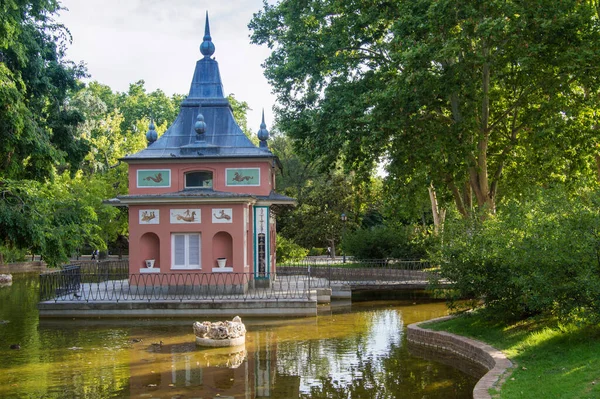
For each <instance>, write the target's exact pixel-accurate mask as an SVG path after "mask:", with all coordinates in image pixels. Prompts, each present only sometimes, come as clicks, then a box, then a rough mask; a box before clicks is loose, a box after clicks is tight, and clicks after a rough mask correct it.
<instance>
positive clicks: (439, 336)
mask: <svg viewBox="0 0 600 399" xmlns="http://www.w3.org/2000/svg"><path fill="white" fill-rule="evenodd" d="M453 317H454V316H445V317H439V318H436V319H432V320H426V321H422V322H419V323H413V324H410V325H409V326H408V330H407V335H406V337H407V339H408V340H409V341H410V342H412V343H415V344H419V345H426V346H430V347H434V348H439V349H442V350H446V351H450V352H452V353H455V354H457V355H459V356H462V357H464V358H467V359H469V360H471V361H474V362H476V363H478V364H481V365H482V366H483V367H485V368H486V369H487V370H489V371H488V372H487V373H486V374H485V375H484V376H483V377H481V379H480V380H479V381H478V382H477V384H476V385H475V388H473V399H491V397H492V396H491V395H490V393H489V389H490V388H496V389H500V386H501V385H502V383H503V382H504V379H503V378H502V377H504V376H505V374H506V372H507V370H508V369H509V368H511V367H512V366H513V364H512V362H511V361H510V360H508V358H507V357H506V355H504V353H502V352H501V351H499V350H498V349H496V348H494V347H492V346H490V345H488V344H485V343H483V342H481V341H477V340H474V339H471V338H466V337H462V336H460V335H456V334H452V333H448V332H445V331H432V330H426V329H424V328H421V327H420V326H421V325H422V324H426V323H431V322H434V321H444V320H448V319H451V318H453Z"/></svg>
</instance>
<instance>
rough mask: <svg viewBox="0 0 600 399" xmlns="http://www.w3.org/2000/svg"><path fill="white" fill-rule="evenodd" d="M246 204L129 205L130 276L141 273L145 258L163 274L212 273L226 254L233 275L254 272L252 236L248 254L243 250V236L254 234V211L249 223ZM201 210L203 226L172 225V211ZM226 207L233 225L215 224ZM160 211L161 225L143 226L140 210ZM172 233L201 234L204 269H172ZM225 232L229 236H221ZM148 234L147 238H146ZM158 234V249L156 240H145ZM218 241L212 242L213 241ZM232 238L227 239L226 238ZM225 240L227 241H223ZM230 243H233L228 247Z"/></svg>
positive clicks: (201, 223) (201, 224)
mask: <svg viewBox="0 0 600 399" xmlns="http://www.w3.org/2000/svg"><path fill="white" fill-rule="evenodd" d="M247 207H248V204H244V203H218V204H160V205H158V204H148V205H130V207H129V245H130V253H129V269H130V272H131V273H138V272H139V271H140V269H143V268H144V267H145V262H144V261H145V260H146V259H156V263H155V268H160V271H161V273H189V272H200V273H210V272H212V269H213V268H215V267H217V262H216V259H217V257H221V256H223V255H224V254H225V255H226V256H227V257H228V260H227V267H233V272H236V273H242V272H251V271H252V270H251V269H252V266H251V265H252V247H251V245H250V244H251V242H252V237H247V240H246V251H244V234H250V235H251V227H250V226H251V223H252V221H251V216H250V214H251V212H247V214H248V220H247V221H245V220H244V219H245V214H246V212H244V208H247ZM185 208H191V209H200V223H189V224H188V223H185V224H183V223H171V221H170V211H171V210H172V209H185ZM218 208H227V209H231V210H232V218H231V223H213V222H212V214H213V210H214V209H218ZM148 209H152V210H156V211H158V219H159V223H158V224H140V223H139V214H140V210H148ZM173 233H200V234H201V252H200V259H201V261H200V263H201V269H200V270H197V269H175V270H173V269H171V252H172V251H171V248H172V243H171V234H173ZM219 233H226V234H219ZM145 234H146V236H144V235H145ZM152 234H155V235H156V238H157V241H158V245H159V249H157V248H156V245H155V244H151V245H148V243H149V242H150V243H152V242H153V241H148V240H146V239H142V236H144V237H145V238H147V237H152ZM215 236H217V240H216V241H214V242H213V238H214V237H215ZM229 236H230V237H231V239H230V240H229V239H227V237H229ZM224 238H225V239H224ZM229 242H230V244H229Z"/></svg>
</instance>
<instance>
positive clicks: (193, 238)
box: [188, 234, 200, 266]
mask: <svg viewBox="0 0 600 399" xmlns="http://www.w3.org/2000/svg"><path fill="white" fill-rule="evenodd" d="M188 240H189V252H188V255H189V266H200V235H199V234H189V235H188Z"/></svg>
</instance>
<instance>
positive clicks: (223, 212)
mask: <svg viewBox="0 0 600 399" xmlns="http://www.w3.org/2000/svg"><path fill="white" fill-rule="evenodd" d="M213 216H214V217H215V219H224V220H231V216H229V215H228V214H226V213H225V210H224V209H221V212H219V214H218V215H217V214H215V213H213Z"/></svg>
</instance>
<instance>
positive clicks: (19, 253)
mask: <svg viewBox="0 0 600 399" xmlns="http://www.w3.org/2000/svg"><path fill="white" fill-rule="evenodd" d="M0 253H1V254H2V256H3V260H4V263H13V262H24V261H25V260H26V256H27V251H26V250H24V249H18V248H14V247H6V246H3V245H0Z"/></svg>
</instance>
